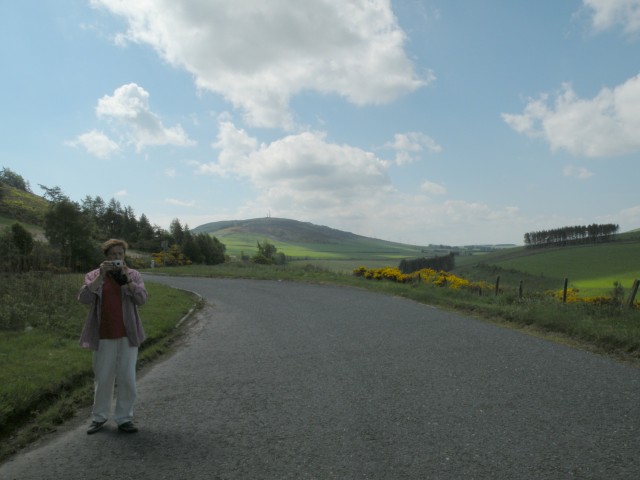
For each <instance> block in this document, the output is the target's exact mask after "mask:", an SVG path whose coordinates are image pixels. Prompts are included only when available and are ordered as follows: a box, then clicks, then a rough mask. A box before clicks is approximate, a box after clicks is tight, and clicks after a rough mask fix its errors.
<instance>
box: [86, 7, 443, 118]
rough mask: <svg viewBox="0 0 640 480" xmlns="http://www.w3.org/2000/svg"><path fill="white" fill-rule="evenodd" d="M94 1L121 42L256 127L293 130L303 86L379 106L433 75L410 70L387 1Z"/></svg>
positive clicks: (402, 34) (427, 80)
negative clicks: (295, 100) (141, 48)
mask: <svg viewBox="0 0 640 480" xmlns="http://www.w3.org/2000/svg"><path fill="white" fill-rule="evenodd" d="M91 3H92V5H94V6H96V7H101V8H106V9H107V10H108V11H110V12H111V13H113V14H115V15H118V16H121V17H123V18H124V19H125V20H126V22H127V24H128V30H127V31H126V32H123V33H122V34H121V35H120V37H119V40H120V41H121V42H124V43H126V42H127V41H129V42H137V43H144V44H147V45H150V46H151V47H152V48H154V49H155V50H156V52H157V53H158V54H159V55H160V56H161V57H162V58H163V59H164V60H166V61H167V62H168V63H170V64H171V65H174V66H177V67H180V68H183V69H185V70H186V71H188V72H190V73H191V74H192V75H193V77H194V79H195V82H196V85H197V86H198V87H199V88H201V89H206V90H209V91H212V92H216V93H218V94H220V95H223V96H224V97H225V98H226V99H227V100H228V101H229V102H231V103H232V104H233V105H234V107H236V108H240V109H241V110H242V111H243V112H244V114H245V121H246V122H247V123H248V124H250V125H253V126H260V127H276V126H281V127H285V128H292V127H293V123H294V122H293V116H292V114H291V112H290V109H289V102H290V100H291V98H292V97H293V96H294V95H296V94H298V93H300V92H303V91H316V92H319V93H322V94H337V95H340V96H342V97H344V98H346V99H347V100H348V101H350V102H352V103H354V104H357V105H364V104H383V103H387V102H389V101H391V100H393V99H395V98H397V97H398V96H399V95H402V94H405V93H407V92H411V91H413V90H415V89H417V88H419V87H421V86H423V85H426V84H428V83H429V82H431V81H433V79H434V78H435V76H434V75H433V72H430V71H429V72H425V74H424V75H422V76H420V75H418V74H417V73H416V72H415V70H414V65H413V63H412V62H411V60H410V59H409V58H408V57H407V55H406V53H405V51H404V45H405V42H406V35H405V33H404V32H403V31H402V29H401V28H400V27H399V25H398V23H397V20H396V17H395V16H394V14H393V11H392V9H391V2H390V1H389V0H352V1H347V2H345V1H343V0H323V1H312V2H306V1H291V0H270V1H269V2H264V1H263V0H242V1H238V0H217V1H202V0H182V1H175V0H156V1H153V2H150V1H144V2H143V1H140V2H132V1H124V0H92V2H91Z"/></svg>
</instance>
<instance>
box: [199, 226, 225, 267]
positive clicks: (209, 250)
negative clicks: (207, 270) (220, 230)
mask: <svg viewBox="0 0 640 480" xmlns="http://www.w3.org/2000/svg"><path fill="white" fill-rule="evenodd" d="M195 243H196V244H197V245H198V248H199V249H200V252H201V253H202V256H203V258H204V263H206V264H207V265H218V264H220V263H224V262H225V255H224V252H225V250H226V247H225V245H224V244H223V243H222V242H220V240H218V239H217V238H216V237H212V236H211V235H208V234H206V233H204V232H200V233H198V234H197V235H196V236H195Z"/></svg>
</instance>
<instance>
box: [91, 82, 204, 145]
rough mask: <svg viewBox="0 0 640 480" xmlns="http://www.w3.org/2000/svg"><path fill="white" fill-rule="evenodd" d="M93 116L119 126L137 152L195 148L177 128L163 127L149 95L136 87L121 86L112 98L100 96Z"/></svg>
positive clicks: (129, 85) (183, 132) (180, 129)
mask: <svg viewBox="0 0 640 480" xmlns="http://www.w3.org/2000/svg"><path fill="white" fill-rule="evenodd" d="M96 114H97V115H98V117H107V118H111V119H114V120H116V121H117V122H118V123H119V124H120V125H122V126H123V127H124V128H123V130H124V131H125V132H126V133H125V136H126V137H128V141H130V142H131V143H133V144H134V145H135V146H136V150H137V151H141V150H142V149H143V148H144V147H147V146H160V145H177V146H190V145H193V144H194V142H193V141H192V140H190V139H189V137H188V135H187V134H186V132H185V131H184V130H183V129H182V126H180V124H178V125H176V126H174V127H165V126H164V125H163V124H162V121H161V120H160V117H159V116H158V115H157V114H155V113H153V112H152V111H151V110H150V108H149V93H148V92H147V91H146V90H145V89H144V88H142V87H140V86H138V85H136V84H135V83H129V84H126V85H122V86H121V87H118V88H116V90H115V91H114V92H113V95H111V96H110V95H105V96H103V97H102V98H101V99H100V100H98V105H97V106H96Z"/></svg>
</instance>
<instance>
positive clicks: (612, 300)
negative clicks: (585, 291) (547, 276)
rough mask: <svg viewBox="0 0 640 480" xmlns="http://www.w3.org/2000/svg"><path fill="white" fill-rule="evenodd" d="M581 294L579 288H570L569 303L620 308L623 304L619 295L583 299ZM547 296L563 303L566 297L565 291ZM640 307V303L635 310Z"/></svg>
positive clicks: (636, 304)
mask: <svg viewBox="0 0 640 480" xmlns="http://www.w3.org/2000/svg"><path fill="white" fill-rule="evenodd" d="M579 293H580V290H578V289H577V288H568V289H567V303H576V304H577V303H581V304H585V305H594V306H597V307H602V306H610V307H618V306H621V305H622V304H623V301H622V298H620V296H618V295H615V293H614V294H613V295H612V296H605V295H599V296H597V297H581V296H580V295H579ZM546 294H547V295H549V296H550V297H552V298H555V299H556V300H559V301H562V298H563V297H564V290H550V291H548V292H546ZM639 306H640V303H638V302H636V303H635V304H634V305H633V307H635V308H639Z"/></svg>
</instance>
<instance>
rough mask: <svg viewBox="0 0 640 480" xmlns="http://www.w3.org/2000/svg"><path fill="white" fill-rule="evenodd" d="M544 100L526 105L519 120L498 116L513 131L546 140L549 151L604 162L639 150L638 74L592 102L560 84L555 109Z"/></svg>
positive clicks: (639, 101) (511, 115)
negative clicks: (608, 158)
mask: <svg viewBox="0 0 640 480" xmlns="http://www.w3.org/2000/svg"><path fill="white" fill-rule="evenodd" d="M548 100H549V96H548V95H546V94H545V95H542V96H541V97H540V98H539V99H538V100H530V101H529V103H528V104H527V106H526V107H525V109H524V112H523V113H522V114H521V115H513V114H506V113H505V114H503V115H502V118H503V119H504V121H505V122H506V123H507V124H508V125H509V126H510V127H511V128H513V129H514V130H515V131H516V132H518V133H522V134H525V135H527V136H529V137H532V138H541V139H543V140H545V141H547V142H548V143H549V145H550V147H551V149H552V150H553V151H556V150H560V149H563V150H567V151H568V152H570V153H571V154H573V155H577V156H586V157H606V156H613V155H625V154H630V153H635V152H639V151H640V75H639V76H636V77H633V78H630V79H629V80H627V81H626V82H625V83H623V84H622V85H618V86H617V87H615V88H614V89H613V90H611V89H609V88H603V89H602V90H601V91H600V93H598V95H596V96H595V97H594V98H592V99H581V98H579V97H578V96H577V95H576V94H575V92H574V91H573V89H572V87H571V86H570V85H568V84H565V85H563V90H562V92H561V93H560V94H559V95H558V96H557V98H556V100H555V104H554V105H553V106H551V107H550V106H548Z"/></svg>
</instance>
